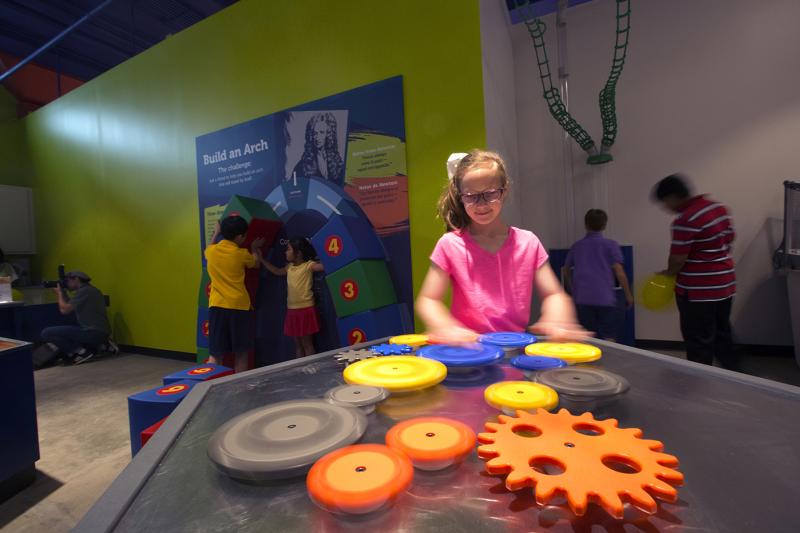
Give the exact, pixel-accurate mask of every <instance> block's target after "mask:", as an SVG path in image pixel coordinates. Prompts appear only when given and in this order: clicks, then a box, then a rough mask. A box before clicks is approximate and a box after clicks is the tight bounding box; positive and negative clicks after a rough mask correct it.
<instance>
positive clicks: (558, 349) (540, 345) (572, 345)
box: [525, 342, 603, 365]
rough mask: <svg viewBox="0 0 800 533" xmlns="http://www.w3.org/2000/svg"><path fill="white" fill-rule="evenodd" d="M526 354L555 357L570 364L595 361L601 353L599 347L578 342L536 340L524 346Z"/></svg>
mask: <svg viewBox="0 0 800 533" xmlns="http://www.w3.org/2000/svg"><path fill="white" fill-rule="evenodd" d="M525 354H526V355H542V356H544V357H555V358H557V359H561V360H562V361H566V362H567V363H569V364H570V365H574V364H575V363H588V362H590V361H597V360H598V359H600V357H601V356H602V355H603V352H601V351H600V348H598V347H597V346H592V345H591V344H581V343H579V342H537V343H536V344H529V345H527V346H526V347H525Z"/></svg>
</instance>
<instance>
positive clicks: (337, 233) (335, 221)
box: [311, 216, 386, 272]
mask: <svg viewBox="0 0 800 533" xmlns="http://www.w3.org/2000/svg"><path fill="white" fill-rule="evenodd" d="M311 244H313V245H314V249H315V250H316V251H317V253H318V254H319V258H320V261H321V262H322V264H323V265H324V266H325V271H326V272H334V271H336V270H338V269H340V268H342V267H343V266H345V265H347V264H349V263H352V262H353V261H355V260H357V259H386V251H385V250H384V248H383V244H382V243H381V241H380V239H379V238H378V236H377V235H376V234H375V230H374V229H373V228H372V225H371V224H370V223H369V221H368V220H366V219H364V218H361V217H344V216H342V217H333V218H331V219H330V220H329V221H328V222H327V223H326V224H325V225H324V226H323V227H322V229H320V230H319V231H318V232H317V233H316V235H314V236H313V237H312V238H311Z"/></svg>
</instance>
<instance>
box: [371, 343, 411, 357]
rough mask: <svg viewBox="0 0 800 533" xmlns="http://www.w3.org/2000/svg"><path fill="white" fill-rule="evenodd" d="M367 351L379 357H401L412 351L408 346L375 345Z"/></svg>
mask: <svg viewBox="0 0 800 533" xmlns="http://www.w3.org/2000/svg"><path fill="white" fill-rule="evenodd" d="M369 349H370V350H372V351H373V352H375V353H377V354H380V355H403V354H407V353H411V352H413V351H414V348H412V347H411V346H409V345H408V344H376V345H375V346H370V347H369Z"/></svg>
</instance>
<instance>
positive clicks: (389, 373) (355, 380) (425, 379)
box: [343, 355, 447, 392]
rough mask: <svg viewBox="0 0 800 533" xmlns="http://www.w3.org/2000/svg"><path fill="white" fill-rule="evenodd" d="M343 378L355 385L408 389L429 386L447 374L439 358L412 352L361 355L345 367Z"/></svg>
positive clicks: (392, 390)
mask: <svg viewBox="0 0 800 533" xmlns="http://www.w3.org/2000/svg"><path fill="white" fill-rule="evenodd" d="M343 374H344V380H345V381H346V382H348V383H352V384H356V385H371V386H373V387H383V388H384V389H386V390H388V391H391V392H408V391H413V390H419V389H425V388H428V387H432V386H434V385H436V384H437V383H439V382H441V381H442V380H443V379H444V378H445V377H447V367H446V366H444V365H443V364H442V363H440V362H439V361H434V360H433V359H425V358H422V357H416V356H414V355H390V356H386V357H375V358H372V359H364V360H362V361H359V362H357V363H354V364H352V365H350V366H348V367H347V368H345V369H344V373H343Z"/></svg>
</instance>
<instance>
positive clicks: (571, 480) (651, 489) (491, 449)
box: [478, 409, 683, 518]
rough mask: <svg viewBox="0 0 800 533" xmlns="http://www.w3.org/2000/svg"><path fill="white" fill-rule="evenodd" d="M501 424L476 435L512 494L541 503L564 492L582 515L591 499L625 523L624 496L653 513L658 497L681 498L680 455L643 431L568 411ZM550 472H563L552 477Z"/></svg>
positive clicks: (481, 452)
mask: <svg viewBox="0 0 800 533" xmlns="http://www.w3.org/2000/svg"><path fill="white" fill-rule="evenodd" d="M498 420H499V423H491V422H487V423H486V430H487V432H486V433H481V434H479V435H478V441H479V442H481V443H482V445H481V446H478V456H479V457H481V458H482V459H486V460H487V462H486V471H487V472H488V473H490V474H496V475H497V474H507V476H506V481H505V485H506V488H507V489H508V490H512V491H515V490H520V489H522V488H525V487H532V488H533V489H534V494H535V497H536V503H538V504H539V505H546V504H547V503H549V502H550V501H551V500H553V499H554V497H556V496H558V495H561V494H563V495H564V496H566V499H567V503H568V504H569V506H570V508H571V509H572V511H573V512H574V513H575V514H576V515H578V516H583V515H584V513H585V512H586V508H587V506H588V504H589V502H590V501H592V502H595V503H597V504H599V505H600V506H601V507H603V508H604V509H605V510H606V511H608V513H609V514H611V515H612V516H614V517H616V518H622V517H623V511H624V507H623V499H624V500H625V501H627V502H630V503H631V504H632V505H633V506H635V507H637V508H638V509H640V510H642V511H644V512H645V513H648V514H653V513H655V512H656V511H657V510H658V505H657V503H656V500H655V499H654V498H658V499H661V500H665V501H668V502H674V501H675V500H677V498H678V491H677V490H676V489H675V486H678V485H682V484H683V474H682V473H681V472H678V471H677V470H675V467H677V466H678V458H677V457H675V456H673V455H669V454H666V453H662V450H663V449H664V445H663V444H662V443H661V442H659V441H657V440H647V439H643V438H641V437H642V430H640V429H637V428H619V427H617V421H616V420H615V419H613V418H609V419H607V420H596V419H595V418H594V416H593V415H592V414H591V413H588V412H587V413H583V414H582V415H580V416H574V415H572V414H570V413H569V411H567V410H566V409H561V410H560V411H559V412H558V413H549V412H547V411H546V410H544V409H537V410H536V412H535V413H527V412H525V411H517V416H516V417H511V416H505V415H500V416H499V417H498ZM515 431H517V432H523V433H527V434H528V435H529V436H525V434H518V433H515ZM579 431H582V432H579ZM587 432H588V433H591V434H587ZM531 433H533V434H537V433H538V435H536V436H530V434H531ZM607 465H611V466H607ZM548 467H551V471H550V472H548ZM612 467H613V468H612ZM553 468H554V469H556V470H562V472H561V473H556V474H553V473H552V469H553Z"/></svg>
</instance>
